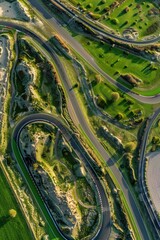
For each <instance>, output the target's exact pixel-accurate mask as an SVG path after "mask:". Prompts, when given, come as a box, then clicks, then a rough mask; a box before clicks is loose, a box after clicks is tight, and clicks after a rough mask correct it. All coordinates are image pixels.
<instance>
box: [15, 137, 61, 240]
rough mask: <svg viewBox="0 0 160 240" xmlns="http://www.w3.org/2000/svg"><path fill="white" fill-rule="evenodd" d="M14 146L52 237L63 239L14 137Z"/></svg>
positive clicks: (55, 239)
mask: <svg viewBox="0 0 160 240" xmlns="http://www.w3.org/2000/svg"><path fill="white" fill-rule="evenodd" d="M12 147H13V150H14V154H15V156H16V160H17V162H18V164H19V166H20V168H21V171H22V172H23V175H24V177H25V180H26V181H27V184H28V186H29V188H30V190H31V192H32V194H33V197H34V198H35V200H36V202H37V203H38V205H39V207H40V209H41V211H42V213H43V215H44V217H45V219H46V221H47V225H48V226H49V228H50V229H51V231H50V237H51V239H52V240H59V239H63V238H62V237H61V236H60V234H59V232H58V231H57V229H56V227H55V225H54V223H53V221H52V219H51V217H50V215H49V213H48V211H47V209H46V207H45V205H44V202H43V200H42V198H41V197H40V195H39V193H38V190H37V188H36V186H35V184H34V182H33V181H32V179H31V177H30V175H29V173H28V171H27V169H26V167H25V165H24V163H23V159H22V157H21V154H20V152H19V149H18V147H17V144H16V142H15V140H14V139H12Z"/></svg>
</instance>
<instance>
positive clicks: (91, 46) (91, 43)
mask: <svg viewBox="0 0 160 240" xmlns="http://www.w3.org/2000/svg"><path fill="white" fill-rule="evenodd" d="M76 38H77V40H78V41H80V42H81V44H82V45H83V47H84V48H85V49H86V50H87V51H88V52H89V53H90V54H91V55H92V56H93V57H94V58H95V60H96V62H97V64H98V65H99V66H100V67H101V68H102V69H103V70H104V71H105V72H106V73H108V74H109V75H110V76H112V77H113V78H114V79H115V80H117V81H119V77H120V74H132V75H134V76H136V77H137V78H139V79H141V80H142V81H143V83H141V84H140V87H143V88H145V87H146V88H148V90H149V88H150V87H152V88H153V86H156V84H157V81H158V80H159V79H160V68H159V67H158V66H157V68H158V69H157V70H152V69H151V64H150V61H147V60H145V59H142V58H140V57H138V56H135V55H133V54H129V53H126V52H124V51H122V50H121V49H118V48H116V47H112V46H111V45H109V44H107V43H105V44H102V43H101V42H98V41H95V40H91V39H88V38H85V37H83V36H78V37H76ZM153 65H154V64H153ZM156 87H157V86H156ZM144 90H145V89H144Z"/></svg>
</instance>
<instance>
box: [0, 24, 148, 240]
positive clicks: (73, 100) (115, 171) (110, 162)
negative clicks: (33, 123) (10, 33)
mask: <svg viewBox="0 0 160 240" xmlns="http://www.w3.org/2000/svg"><path fill="white" fill-rule="evenodd" d="M2 23H3V25H8V26H11V27H15V28H17V29H19V30H20V31H23V32H25V33H26V34H28V35H30V36H31V37H33V38H34V39H36V40H37V41H38V42H39V43H40V44H41V45H42V46H43V47H44V48H45V49H46V50H47V51H48V54H49V55H51V57H52V58H53V61H54V62H55V63H56V66H57V69H58V72H59V75H60V77H61V79H62V81H63V84H64V86H65V89H66V91H67V94H68V96H69V99H70V103H71V105H72V109H73V111H74V114H75V115H76V117H77V120H78V122H79V124H80V125H81V127H82V129H83V130H84V132H85V133H86V135H87V136H88V138H89V139H90V141H91V142H92V143H93V145H94V147H95V148H96V149H97V150H98V151H99V153H100V154H101V156H102V158H103V159H104V160H105V161H106V163H107V164H108V165H109V166H110V169H111V170H112V172H113V174H114V176H115V178H116V179H117V181H118V182H119V184H120V186H121V189H122V191H123V193H124V195H125V198H126V200H127V202H128V205H129V207H130V209H131V212H132V214H133V216H134V218H135V220H136V225H137V226H138V229H139V232H140V235H141V238H142V239H144V240H149V239H150V238H149V236H148V232H147V229H146V227H145V225H144V222H143V219H142V216H141V214H140V212H139V209H138V208H137V205H136V203H135V200H134V198H133V196H132V193H131V192H130V190H129V187H128V185H127V183H126V181H125V179H124V177H123V176H122V174H121V172H120V171H119V170H118V168H117V167H116V166H115V163H114V161H113V159H111V158H110V157H109V155H108V154H107V152H106V150H105V149H104V147H103V146H102V145H101V144H100V142H99V141H98V140H97V138H96V136H95V135H94V134H93V133H92V131H91V129H90V127H89V126H88V124H87V122H86V119H85V118H84V115H83V113H82V111H81V108H80V106H79V104H78V101H77V99H76V96H75V94H74V91H70V89H71V85H70V80H69V78H68V76H67V75H66V71H65V69H64V68H63V65H62V63H61V62H60V60H59V58H58V56H57V55H56V53H55V52H54V50H53V49H52V48H51V47H50V46H49V45H48V43H45V42H43V41H42V40H41V39H40V38H39V37H38V36H36V35H35V34H34V33H33V32H31V31H29V30H26V29H24V28H23V27H20V26H18V25H16V24H14V23H6V22H3V21H0V24H2ZM73 121H75V119H74V118H73ZM75 124H77V122H76V123H75Z"/></svg>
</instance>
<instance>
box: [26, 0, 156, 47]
mask: <svg viewBox="0 0 160 240" xmlns="http://www.w3.org/2000/svg"><path fill="white" fill-rule="evenodd" d="M50 1H51V2H52V3H53V4H56V5H57V6H59V7H60V8H62V9H63V10H64V11H66V12H67V13H69V14H70V15H71V16H72V18H75V19H76V20H77V21H79V22H81V23H83V24H85V25H87V26H88V27H90V28H92V29H93V30H95V31H96V33H97V34H99V35H101V36H104V37H106V38H112V39H114V40H118V41H121V42H123V43H126V44H132V45H140V46H143V45H148V44H153V43H155V42H158V41H159V40H160V35H159V36H158V37H155V38H151V39H147V40H142V41H136V40H131V39H125V38H123V37H119V36H117V35H115V34H112V33H109V32H107V31H105V30H104V29H103V28H102V27H101V26H98V25H97V23H96V22H95V23H94V22H93V21H91V20H89V19H87V18H86V17H85V16H82V15H83V14H79V13H74V11H71V10H70V9H68V8H67V7H66V6H65V4H63V3H62V2H60V1H59V0H50ZM29 2H30V3H31V4H32V6H35V7H36V9H38V10H40V11H41V10H42V11H41V12H42V13H43V14H45V16H47V18H48V17H51V15H49V14H46V12H45V10H44V8H41V6H40V1H39V0H29Z"/></svg>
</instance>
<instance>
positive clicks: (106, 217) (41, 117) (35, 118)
mask: <svg viewBox="0 0 160 240" xmlns="http://www.w3.org/2000/svg"><path fill="white" fill-rule="evenodd" d="M35 122H47V123H50V124H52V125H54V126H57V127H58V128H59V129H60V131H61V132H62V134H63V136H64V137H65V138H66V140H67V142H69V143H70V144H71V146H72V148H73V149H74V151H75V152H76V153H77V155H78V157H79V158H80V159H81V160H82V161H83V163H84V165H85V167H86V168H87V170H88V171H89V173H90V174H91V176H92V179H93V181H94V183H95V186H96V188H97V192H98V194H99V199H100V204H101V210H102V224H101V228H100V229H99V231H98V233H97V236H96V237H95V238H94V239H96V240H106V239H108V238H109V235H110V210H109V203H108V200H107V197H106V194H105V191H104V189H103V187H102V184H101V183H100V181H99V179H98V177H97V175H96V173H95V171H94V169H93V168H92V167H91V165H90V163H89V162H90V160H91V159H90V157H89V155H88V154H87V152H86V151H85V149H84V148H83V147H82V145H81V144H80V142H79V140H78V139H77V137H76V136H75V135H74V134H72V133H71V131H70V130H69V129H68V128H67V127H66V126H64V124H62V122H61V121H60V120H59V119H57V118H55V117H54V116H53V115H49V114H45V113H37V114H31V115H28V116H26V117H24V118H23V119H22V120H21V121H20V122H18V124H17V125H16V127H15V129H14V134H13V138H14V139H15V141H16V142H17V145H18V143H19V137H20V133H21V131H22V129H23V128H24V127H25V126H26V125H28V124H30V123H35Z"/></svg>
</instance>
